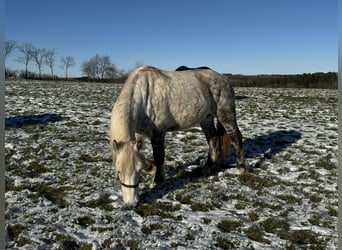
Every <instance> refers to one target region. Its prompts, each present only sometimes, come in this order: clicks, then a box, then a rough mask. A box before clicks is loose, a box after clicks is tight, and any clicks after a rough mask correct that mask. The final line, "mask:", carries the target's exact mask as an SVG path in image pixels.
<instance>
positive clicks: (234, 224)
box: [217, 220, 243, 233]
mask: <svg viewBox="0 0 342 250" xmlns="http://www.w3.org/2000/svg"><path fill="white" fill-rule="evenodd" d="M217 226H218V227H219V228H220V229H222V230H223V231H224V232H226V233H229V232H232V231H236V230H237V229H238V228H240V227H242V226H243V223H242V222H241V221H234V220H222V221H220V222H219V224H218V225H217Z"/></svg>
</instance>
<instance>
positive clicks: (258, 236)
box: [245, 225, 271, 244]
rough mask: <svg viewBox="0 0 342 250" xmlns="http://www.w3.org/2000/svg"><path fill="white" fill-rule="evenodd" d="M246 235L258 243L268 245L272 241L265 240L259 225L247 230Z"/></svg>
mask: <svg viewBox="0 0 342 250" xmlns="http://www.w3.org/2000/svg"><path fill="white" fill-rule="evenodd" d="M245 234H246V235H247V236H248V238H250V239H251V240H255V241H258V242H263V243H266V244H269V243H271V241H270V240H268V239H265V238H264V235H263V233H262V230H261V228H259V227H258V226H257V225H253V226H251V227H249V228H247V229H246V230H245Z"/></svg>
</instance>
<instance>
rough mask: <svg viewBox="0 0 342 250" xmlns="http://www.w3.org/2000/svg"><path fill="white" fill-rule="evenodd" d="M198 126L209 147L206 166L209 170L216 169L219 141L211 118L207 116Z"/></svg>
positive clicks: (218, 156)
mask: <svg viewBox="0 0 342 250" xmlns="http://www.w3.org/2000/svg"><path fill="white" fill-rule="evenodd" d="M200 125H201V128H202V130H203V132H204V135H205V138H206V139H207V143H208V145H209V154H208V161H207V165H208V166H210V167H211V168H213V167H214V168H217V166H218V163H219V158H220V141H219V138H218V134H217V130H216V128H215V125H214V119H213V117H212V116H208V117H207V118H206V119H204V120H203V121H201V122H200Z"/></svg>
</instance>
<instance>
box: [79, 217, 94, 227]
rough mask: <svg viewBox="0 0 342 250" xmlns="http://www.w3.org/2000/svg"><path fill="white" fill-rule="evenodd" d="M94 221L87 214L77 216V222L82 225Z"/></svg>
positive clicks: (90, 223)
mask: <svg viewBox="0 0 342 250" xmlns="http://www.w3.org/2000/svg"><path fill="white" fill-rule="evenodd" d="M94 223H95V221H94V220H93V219H92V218H90V217H89V216H83V217H79V218H77V224H79V225H81V226H82V227H88V226H90V225H93V224H94Z"/></svg>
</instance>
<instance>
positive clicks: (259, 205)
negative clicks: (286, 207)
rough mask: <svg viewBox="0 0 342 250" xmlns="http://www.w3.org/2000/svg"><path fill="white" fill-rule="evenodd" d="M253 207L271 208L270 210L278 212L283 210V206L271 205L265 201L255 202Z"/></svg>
mask: <svg viewBox="0 0 342 250" xmlns="http://www.w3.org/2000/svg"><path fill="white" fill-rule="evenodd" d="M253 207H260V208H269V209H272V210H276V211H279V210H281V209H282V206H280V205H277V204H271V203H268V202H265V201H263V200H256V201H255V202H253Z"/></svg>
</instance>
